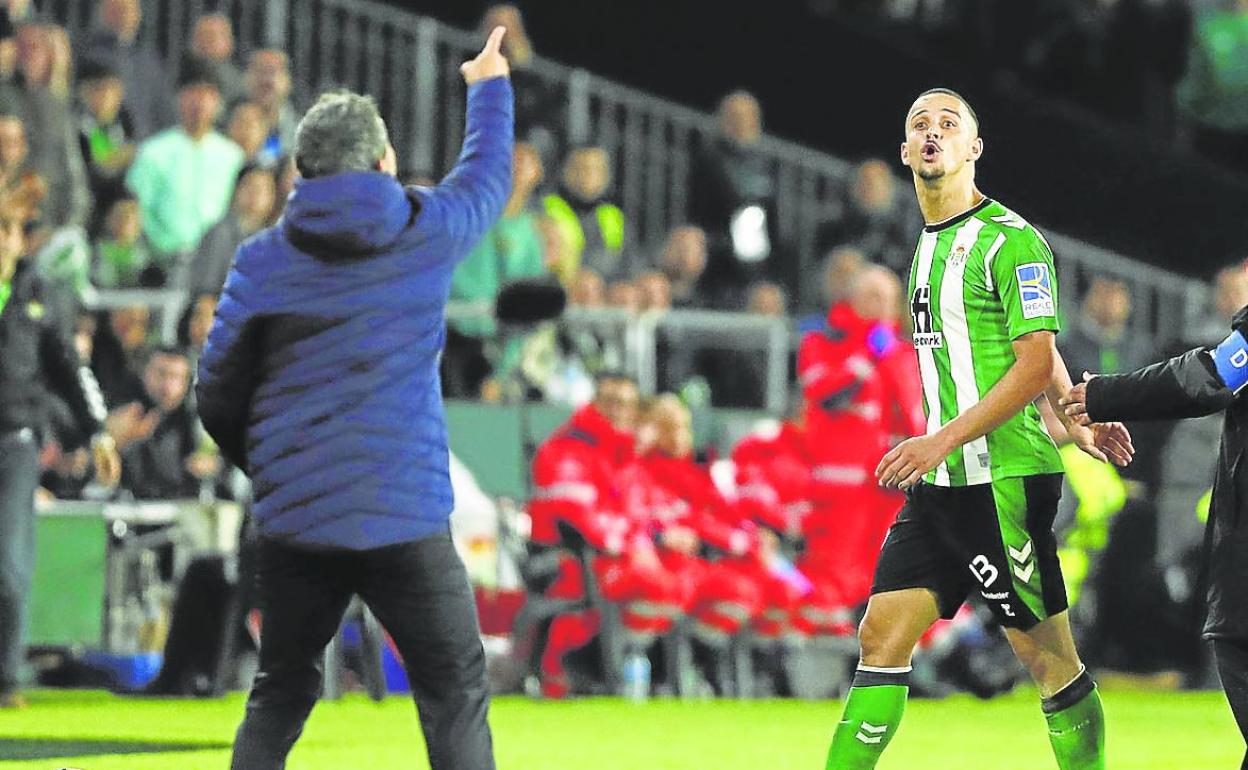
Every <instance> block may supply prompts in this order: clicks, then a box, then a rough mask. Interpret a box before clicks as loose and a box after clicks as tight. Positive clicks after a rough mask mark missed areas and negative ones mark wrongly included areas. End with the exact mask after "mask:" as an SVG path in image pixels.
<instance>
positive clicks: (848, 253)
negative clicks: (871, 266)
mask: <svg viewBox="0 0 1248 770" xmlns="http://www.w3.org/2000/svg"><path fill="white" fill-rule="evenodd" d="M866 266H867V260H866V257H864V256H863V255H862V252H861V251H859V250H858V249H856V248H854V247H853V246H838V247H836V248H835V249H832V253H830V254H828V256H827V258H826V259H824V260H823V269H822V270H821V271H820V275H821V276H822V278H823V280H822V281H820V282H819V290H820V294H821V297H820V299H821V300H822V301H823V304H822V306H823V307H824V308H829V307H832V306H834V305H838V304H840V303H841V302H844V301H845V300H847V299H848V298H849V288H850V286H852V285H853V283H854V279H855V278H856V277H857V276H858V273H860V272H861V271H862V269H863V268H864V267H866ZM827 318H828V314H827V312H826V311H824V312H821V313H816V314H813V315H809V316H804V317H802V318H800V319H798V322H797V330H798V331H799V332H801V333H802V334H805V333H806V332H813V331H819V330H820V329H825V328H827Z"/></svg>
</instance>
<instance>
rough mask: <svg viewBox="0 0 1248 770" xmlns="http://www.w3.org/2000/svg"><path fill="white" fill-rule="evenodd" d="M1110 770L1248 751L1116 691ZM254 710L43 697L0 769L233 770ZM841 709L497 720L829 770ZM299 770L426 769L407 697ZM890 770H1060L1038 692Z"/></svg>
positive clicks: (318, 719) (738, 764)
mask: <svg viewBox="0 0 1248 770" xmlns="http://www.w3.org/2000/svg"><path fill="white" fill-rule="evenodd" d="M1103 695H1104V700H1105V711H1106V715H1107V719H1108V723H1109V761H1108V767H1109V768H1111V770H1136V769H1138V770H1163V769H1164V770H1168V769H1170V768H1173V769H1174V770H1180V769H1181V770H1205V769H1206V768H1208V770H1230V768H1237V767H1239V764H1238V763H1239V761H1240V758H1241V757H1242V756H1243V752H1244V747H1243V743H1242V741H1241V740H1240V738H1239V734H1238V732H1237V731H1236V729H1235V726H1234V723H1233V722H1232V720H1231V716H1230V711H1229V709H1228V707H1227V705H1226V702H1225V701H1224V700H1223V698H1222V696H1221V694H1220V693H1196V694H1191V693H1155V692H1135V691H1123V690H1109V691H1106V692H1104V694H1103ZM242 708H243V696H242V695H240V694H236V695H232V696H230V697H227V698H225V699H222V700H217V701H194V700H170V699H137V698H120V697H115V696H112V695H108V694H104V693H98V692H80V691H68V692H65V691H38V692H35V693H33V695H32V697H31V707H30V708H29V709H27V710H25V711H20V712H0V770H19V769H20V770H54V769H55V768H60V767H75V768H82V770H140V769H144V770H145V769H146V768H153V769H155V768H160V770H201V769H202V770H209V769H211V770H224V769H225V768H226V767H227V766H228V758H229V742H230V739H231V737H232V735H233V732H234V728H235V727H236V725H237V723H238V719H239V718H240V717H241V715H242ZM839 714H840V704H839V703H836V702H824V703H803V702H795V701H758V702H734V701H708V702H679V701H668V700H653V701H650V702H648V703H644V704H632V703H628V702H624V701H618V700H610V699H598V700H582V701H572V702H565V703H552V702H533V701H529V700H525V699H523V698H515V697H507V698H499V699H497V700H496V701H495V703H494V706H493V709H492V712H491V720H490V721H491V723H492V725H493V728H494V737H495V747H496V753H497V756H498V764H499V767H500V768H501V769H502V770H512V769H513V768H514V769H515V770H544V769H545V768H549V769H550V770H556V769H557V770H579V769H580V768H586V769H587V770H695V769H700V768H708V770H746V769H747V768H748V769H749V770H762V769H766V770H822V768H823V761H824V752H825V751H826V749H827V743H828V740H829V737H830V735H831V730H832V726H833V724H834V723H835V721H836V719H837V718H838V717H839ZM287 767H288V768H289V770H343V769H354V768H365V769H366V770H399V769H400V768H402V769H404V770H416V769H417V768H427V767H428V765H427V764H426V762H425V760H424V756H423V750H422V744H421V743H420V739H419V737H418V728H417V723H416V716H415V710H414V709H413V708H412V705H411V702H410V701H408V700H407V699H406V698H401V697H392V698H390V699H388V700H387V701H386V702H385V703H382V704H374V703H371V702H369V701H367V700H365V699H363V698H362V697H361V696H358V695H349V696H347V698H345V699H344V700H343V701H340V702H337V703H322V704H320V705H319V706H318V707H317V708H316V710H315V711H314V712H313V714H312V718H311V720H310V721H309V723H308V727H307V730H306V731H305V732H304V736H303V738H302V739H301V740H300V742H299V743H298V744H297V746H296V748H295V751H294V752H293V753H292V755H291V758H290V762H289V763H288V764H287ZM880 768H881V770H901V769H902V768H906V769H907V770H915V769H922V770H955V769H956V770H971V769H973V770H1054V768H1055V764H1054V762H1053V759H1052V756H1051V754H1050V753H1049V747H1048V742H1047V739H1046V737H1045V731H1044V721H1043V719H1042V717H1041V716H1040V709H1039V704H1038V703H1037V702H1036V697H1035V693H1034V692H1031V691H1019V692H1017V693H1015V694H1014V695H1011V696H1008V697H1004V698H999V699H997V700H994V701H991V702H987V703H985V702H980V701H975V700H972V699H970V698H967V697H961V696H959V697H955V698H950V699H948V700H943V701H914V702H911V703H910V704H909V705H908V706H907V710H906V718H905V721H904V722H903V724H902V727H901V731H900V733H899V734H898V736H897V738H896V740H895V741H894V742H893V745H892V746H891V747H890V748H889V750H888V752H887V754H886V755H885V759H884V760H883V762H881V764H880Z"/></svg>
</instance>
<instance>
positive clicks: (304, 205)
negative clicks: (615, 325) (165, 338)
mask: <svg viewBox="0 0 1248 770" xmlns="http://www.w3.org/2000/svg"><path fill="white" fill-rule="evenodd" d="M511 152H512V91H511V85H510V83H509V82H508V80H507V79H506V78H494V79H491V80H487V81H483V82H479V83H476V84H474V85H472V86H471V87H470V88H469V89H468V107H467V128H466V133H465V139H464V147H463V152H462V154H461V155H460V157H459V160H458V162H457V163H456V165H455V168H454V169H453V170H452V171H451V173H450V174H449V175H448V176H447V177H446V179H445V180H444V181H443V182H442V184H440V185H438V186H437V187H434V188H419V187H408V188H404V187H402V186H401V185H400V184H399V183H398V181H397V180H395V178H394V177H392V176H388V175H386V174H381V173H375V172H358V173H346V174H338V175H335V176H327V177H318V178H315V179H307V180H300V181H299V182H298V183H297V184H296V186H295V189H294V191H293V192H292V193H291V195H290V199H289V201H288V202H287V205H286V211H285V214H284V215H283V216H282V218H281V220H279V221H278V223H277V224H276V225H275V226H274V227H271V228H269V229H267V230H264V231H263V232H260V233H257V234H256V235H255V236H253V237H252V238H250V239H248V240H247V241H246V242H244V243H243V244H242V245H241V246H240V247H239V249H238V253H237V255H236V256H235V258H234V264H233V266H232V267H231V268H230V272H229V276H228V277H227V278H226V282H225V288H224V289H223V291H222V295H221V302H220V305H219V306H218V308H217V315H216V319H215V321H214V323H213V326H212V331H211V333H210V334H209V337H208V343H207V345H206V347H205V349H204V353H203V356H202V357H201V359H200V365H199V379H198V382H197V384H196V394H197V396H198V401H199V412H200V417H201V419H202V420H203V423H204V428H205V429H206V430H207V431H208V433H209V434H210V435H211V436H212V437H213V438H214V439H215V440H216V442H217V444H218V445H219V446H220V447H221V451H222V454H224V455H225V457H226V458H227V459H229V460H230V461H232V462H234V463H235V464H237V465H238V466H239V467H241V468H243V469H245V470H246V471H247V473H248V475H249V476H250V477H251V479H252V484H253V488H254V495H255V509H254V514H255V519H256V522H257V524H258V525H259V527H260V531H261V532H262V533H263V534H264V535H265V536H267V537H270V538H275V539H279V540H282V541H285V542H288V543H291V544H294V545H301V546H308V547H312V548H345V549H351V550H366V549H370V548H378V547H381V546H386V545H392V544H394V543H401V542H405V541H409V540H415V539H418V538H421V537H425V536H428V535H431V534H433V533H436V532H444V531H446V527H447V521H448V518H449V516H450V512H451V508H452V502H453V501H452V496H451V483H450V475H449V470H448V449H447V439H446V418H445V415H444V413H443V408H442V392H441V388H440V385H439V382H438V359H439V357H440V355H441V352H442V346H443V342H444V339H445V320H444V314H445V307H446V302H447V296H448V294H449V291H450V285H451V273H452V271H453V270H454V268H455V265H456V263H457V262H458V261H459V260H460V259H462V258H463V257H464V255H465V254H467V252H468V251H469V250H470V249H471V248H472V246H473V245H474V244H475V243H476V241H477V240H479V239H480V237H481V236H482V235H483V234H484V233H485V232H486V230H487V229H488V228H489V227H490V226H491V225H492V224H493V222H494V220H495V219H497V218H498V216H499V214H500V213H501V212H502V208H503V204H504V203H505V201H506V199H507V196H508V194H509V192H510V187H511Z"/></svg>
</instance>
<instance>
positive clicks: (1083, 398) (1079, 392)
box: [1057, 372, 1096, 425]
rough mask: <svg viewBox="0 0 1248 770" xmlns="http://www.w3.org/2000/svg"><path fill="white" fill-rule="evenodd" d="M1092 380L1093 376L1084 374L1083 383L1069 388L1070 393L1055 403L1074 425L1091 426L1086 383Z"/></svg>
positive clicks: (1094, 377) (1094, 376)
mask: <svg viewBox="0 0 1248 770" xmlns="http://www.w3.org/2000/svg"><path fill="white" fill-rule="evenodd" d="M1094 379H1096V375H1095V374H1089V373H1087V372H1084V373H1083V382H1081V383H1079V384H1078V385H1076V386H1074V387H1073V388H1071V389H1070V393H1069V394H1068V395H1067V396H1066V397H1065V398H1063V399H1061V400H1060V401H1058V402H1057V405H1058V406H1060V407H1061V408H1062V409H1063V411H1065V412H1066V416H1067V417H1069V418H1070V419H1071V421H1072V422H1074V423H1075V424H1076V425H1091V424H1092V418H1090V417H1088V383H1089V382H1091V381H1092V380H1094Z"/></svg>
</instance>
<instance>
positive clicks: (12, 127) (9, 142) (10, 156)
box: [0, 115, 30, 169]
mask: <svg viewBox="0 0 1248 770" xmlns="http://www.w3.org/2000/svg"><path fill="white" fill-rule="evenodd" d="M29 150H30V148H29V147H28V146H27V144H26V127H25V126H23V125H22V121H21V120H20V119H19V118H16V117H13V116H12V115H6V116H4V117H0V167H3V168H5V169H15V168H17V167H19V166H21V165H22V164H23V163H25V162H26V155H27V153H28V152H29Z"/></svg>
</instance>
